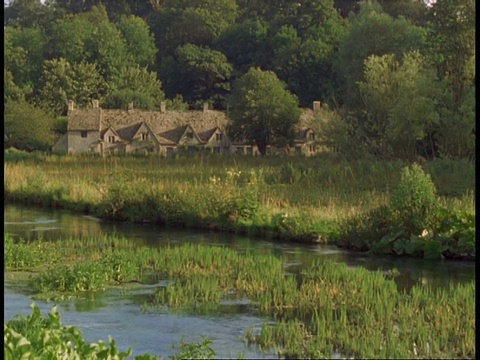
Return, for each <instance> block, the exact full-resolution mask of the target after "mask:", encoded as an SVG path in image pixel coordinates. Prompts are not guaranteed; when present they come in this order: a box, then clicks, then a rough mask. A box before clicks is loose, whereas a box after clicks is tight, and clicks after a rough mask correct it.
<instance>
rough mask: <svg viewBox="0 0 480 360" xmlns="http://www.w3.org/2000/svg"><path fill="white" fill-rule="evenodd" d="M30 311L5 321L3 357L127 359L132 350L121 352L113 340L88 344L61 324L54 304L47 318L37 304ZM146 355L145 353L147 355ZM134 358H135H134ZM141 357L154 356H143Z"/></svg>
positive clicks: (80, 336) (73, 331) (79, 334)
mask: <svg viewBox="0 0 480 360" xmlns="http://www.w3.org/2000/svg"><path fill="white" fill-rule="evenodd" d="M31 307H32V314H31V315H28V316H25V315H22V314H19V315H17V316H15V317H14V318H13V319H12V320H10V321H8V322H7V323H4V325H3V330H4V346H3V348H4V356H5V359H8V360H14V359H25V360H28V359H32V360H33V359H60V358H61V359H118V360H122V359H127V358H128V357H130V356H131V355H132V349H131V348H129V349H128V351H126V352H124V351H120V350H119V349H118V347H117V345H116V343H115V340H114V339H112V338H110V339H109V343H108V344H105V342H104V341H102V340H100V341H99V342H98V343H91V344H89V343H87V342H86V341H85V339H84V338H83V336H82V333H81V331H80V330H79V329H78V328H76V327H74V326H63V325H62V322H61V317H60V314H59V312H58V311H57V308H56V306H54V307H53V308H52V310H51V311H50V313H49V315H48V317H44V316H43V315H42V314H41V311H40V309H39V307H38V306H37V305H36V304H35V303H33V304H32V306H31ZM147 355H148V354H147ZM135 358H137V357H135ZM141 358H142V359H152V360H153V359H156V358H157V357H154V356H148V357H145V356H142V357H141Z"/></svg>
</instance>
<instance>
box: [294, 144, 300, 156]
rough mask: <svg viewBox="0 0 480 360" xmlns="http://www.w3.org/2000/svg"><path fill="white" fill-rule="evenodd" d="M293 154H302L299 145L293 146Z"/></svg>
mask: <svg viewBox="0 0 480 360" xmlns="http://www.w3.org/2000/svg"><path fill="white" fill-rule="evenodd" d="M295 154H296V155H302V148H301V147H300V146H295Z"/></svg>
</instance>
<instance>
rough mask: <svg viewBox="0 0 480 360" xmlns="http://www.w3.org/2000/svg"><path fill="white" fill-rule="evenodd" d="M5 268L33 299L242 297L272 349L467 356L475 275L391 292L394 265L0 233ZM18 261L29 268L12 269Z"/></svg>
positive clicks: (174, 304) (156, 305)
mask: <svg viewBox="0 0 480 360" xmlns="http://www.w3.org/2000/svg"><path fill="white" fill-rule="evenodd" d="M5 268H6V270H7V273H6V279H7V280H10V282H11V283H12V284H15V283H17V284H21V283H23V284H27V285H28V286H27V287H25V289H28V290H24V291H28V293H29V294H30V295H32V296H34V298H35V299H54V300H56V301H61V300H67V299H73V298H76V297H78V296H81V295H82V294H88V293H89V292H92V291H102V290H108V289H111V288H118V286H124V285H125V284H127V283H128V284H130V283H132V282H133V281H135V282H137V283H138V286H142V283H145V284H147V283H149V284H157V285H158V286H156V287H155V288H154V289H152V292H151V295H150V296H149V298H148V300H147V301H146V302H145V303H143V304H142V306H144V307H146V308H149V309H150V310H154V309H158V311H160V312H163V311H182V312H189V313H193V314H209V313H217V312H218V311H220V309H221V307H222V306H225V305H226V304H228V303H229V301H231V300H235V299H243V300H244V302H245V300H247V301H248V302H247V303H248V307H249V308H250V309H251V310H252V311H255V312H257V313H258V314H259V315H261V316H264V317H265V318H266V320H265V323H264V324H263V325H262V326H261V328H259V329H254V328H250V329H245V333H244V339H245V341H248V342H249V343H250V344H255V345H258V346H260V347H261V348H262V349H264V350H265V351H277V352H278V355H279V356H281V357H287V358H291V357H293V358H305V357H308V358H330V357H332V356H333V355H334V354H337V355H340V356H348V357H350V356H353V357H355V358H357V357H360V358H372V357H382V358H393V357H396V358H416V357H421V358H452V357H454V358H459V357H460V358H474V357H475V323H474V322H475V320H474V319H475V283H474V281H471V282H469V283H466V284H456V283H451V284H450V286H448V287H446V288H445V287H443V288H436V289H432V288H431V287H429V286H428V285H415V286H413V287H412V288H411V289H408V290H407V289H405V290H402V291H399V290H398V288H397V285H396V283H395V273H394V272H392V273H383V272H369V271H367V270H366V269H363V268H348V267H347V266H346V265H345V264H338V263H334V262H330V261H317V262H314V263H312V264H310V265H308V266H306V267H305V268H302V269H301V271H300V272H297V273H288V272H286V271H285V268H284V266H283V262H282V260H281V259H280V258H278V257H275V256H273V255H265V254H258V253H252V252H247V253H239V252H236V251H235V250H233V249H228V248H224V247H219V246H208V245H198V244H182V245H168V246H165V247H161V248H149V247H145V246H141V245H136V244H135V243H134V242H130V241H128V240H127V239H123V238H115V237H105V238H96V239H65V240H63V241H55V242H47V241H34V242H31V243H25V242H22V241H14V240H13V239H12V238H11V237H10V236H8V235H5ZM26 269H28V270H29V271H30V275H29V276H26V277H25V276H23V275H19V276H17V275H16V272H17V271H22V270H26ZM20 274H21V273H20ZM22 277H23V280H22ZM227 306H228V305H227ZM35 313H36V314H37V315H36V316H37V317H38V310H37V311H36V312H35V309H34V314H35ZM13 329H14V330H15V331H16V332H19V330H18V329H16V328H13ZM70 334H71V335H75V334H77V333H72V332H70ZM77 335H78V334H77ZM12 336H13V335H12ZM38 336H43V335H41V334H38ZM65 339H66V340H68V339H69V338H68V337H66V338H65ZM29 340H30V341H32V340H31V339H29ZM12 341H13V340H12ZM80 344H81V343H80ZM5 346H7V344H6V343H5ZM104 346H106V345H104ZM110 347H111V348H112V342H111V343H110ZM13 348H15V347H13Z"/></svg>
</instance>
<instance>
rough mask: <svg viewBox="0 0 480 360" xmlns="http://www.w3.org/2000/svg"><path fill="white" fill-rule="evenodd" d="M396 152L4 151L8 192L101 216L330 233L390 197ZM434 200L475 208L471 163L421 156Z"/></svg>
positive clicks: (289, 235)
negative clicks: (368, 155)
mask: <svg viewBox="0 0 480 360" xmlns="http://www.w3.org/2000/svg"><path fill="white" fill-rule="evenodd" d="M406 165H408V164H406V163H404V162H400V161H381V162H380V161H375V160H347V159H344V158H341V157H340V156H338V155H336V154H323V155H321V156H318V157H314V158H303V157H246V156H207V155H202V154H196V155H195V156H192V157H183V158H182V157H177V158H158V157H105V158H100V157H86V156H77V157H73V156H48V155H42V154H33V155H27V154H23V153H9V154H6V158H5V163H4V195H5V199H6V201H10V202H17V203H23V204H35V205H40V206H46V207H57V208H65V209H71V210H76V211H79V212H83V213H89V214H93V215H96V216H99V217H102V218H107V219H114V220H128V221H136V222H156V223H160V224H165V225H168V226H181V227H197V228H204V229H209V230H218V231H234V232H239V233H248V234H250V235H261V236H264V237H265V236H266V237H270V238H276V239H284V240H297V241H329V242H335V241H336V240H337V239H338V237H339V234H340V233H341V227H342V224H343V223H344V222H345V221H346V220H348V219H350V218H353V217H356V216H360V215H361V214H364V213H367V212H369V211H372V210H375V209H378V208H381V207H382V206H388V205H389V201H390V193H391V191H392V189H394V188H395V187H396V186H397V185H398V183H399V180H400V174H401V171H402V168H403V167H405V166H406ZM422 167H423V169H424V170H425V172H426V173H428V174H429V175H430V176H431V178H432V180H433V182H434V184H435V187H436V189H437V192H438V195H439V203H440V204H441V205H442V206H443V207H446V208H448V209H452V211H453V210H454V211H463V212H466V213H469V214H474V212H475V165H474V163H472V162H468V161H452V160H436V161H432V162H425V163H423V164H422Z"/></svg>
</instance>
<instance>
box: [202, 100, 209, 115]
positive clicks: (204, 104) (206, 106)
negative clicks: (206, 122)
mask: <svg viewBox="0 0 480 360" xmlns="http://www.w3.org/2000/svg"><path fill="white" fill-rule="evenodd" d="M207 111H208V102H204V103H203V112H204V113H205V112H207Z"/></svg>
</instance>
